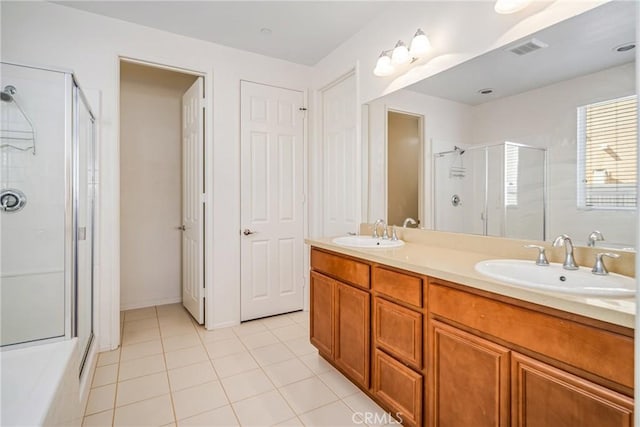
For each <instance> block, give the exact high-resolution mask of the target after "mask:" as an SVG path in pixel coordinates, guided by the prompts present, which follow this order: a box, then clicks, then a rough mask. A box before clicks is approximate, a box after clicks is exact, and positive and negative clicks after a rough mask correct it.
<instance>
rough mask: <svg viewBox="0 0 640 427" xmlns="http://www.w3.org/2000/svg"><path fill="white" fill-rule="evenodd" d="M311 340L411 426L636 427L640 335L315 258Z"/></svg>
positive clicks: (352, 262) (460, 288) (345, 261)
mask: <svg viewBox="0 0 640 427" xmlns="http://www.w3.org/2000/svg"><path fill="white" fill-rule="evenodd" d="M311 268H312V271H311V294H310V295H311V325H310V328H311V331H310V335H311V343H312V344H313V345H314V346H316V347H317V348H318V350H319V351H320V354H321V355H322V356H323V357H325V358H326V359H327V360H329V361H330V362H331V363H332V364H333V365H334V366H336V367H337V368H338V369H340V371H342V372H343V373H344V374H345V375H346V376H347V377H348V378H349V379H350V380H351V381H353V382H354V383H355V384H357V385H358V386H359V387H360V388H361V389H362V390H363V391H365V392H366V393H367V394H368V395H369V396H371V397H372V398H373V399H374V400H375V401H377V402H378V403H379V404H380V405H381V406H382V407H384V408H385V409H386V410H387V411H389V412H390V413H391V414H394V416H396V418H397V419H398V420H402V423H403V425H405V426H415V427H417V426H429V427H466V426H473V427H485V426H486V427H507V426H513V427H525V426H526V427H548V426H553V427H614V426H615V427H631V426H632V425H633V411H634V401H633V389H634V384H633V377H634V375H633V374H634V340H633V335H634V334H633V330H631V329H628V328H624V327H622V326H616V325H611V324H608V323H605V322H601V321H598V320H595V319H590V318H586V317H582V316H579V315H574V314H570V313H566V312H562V311H559V310H555V309H552V308H548V307H541V306H538V305H535V304H531V303H527V302H524V301H520V300H515V299H513V298H509V297H505V296H501V295H496V294H492V293H489V292H485V291H482V290H478V289H475V288H471V287H468V286H464V285H460V284H456V283H451V282H447V281H444V280H440V279H434V278H426V277H424V276H421V275H419V274H416V273H411V272H405V271H402V270H398V269H396V268H393V267H387V266H384V265H379V264H377V263H374V262H369V261H362V260H359V259H356V258H353V257H348V256H344V255H341V254H338V253H334V252H330V251H325V250H320V249H317V248H312V250H311Z"/></svg>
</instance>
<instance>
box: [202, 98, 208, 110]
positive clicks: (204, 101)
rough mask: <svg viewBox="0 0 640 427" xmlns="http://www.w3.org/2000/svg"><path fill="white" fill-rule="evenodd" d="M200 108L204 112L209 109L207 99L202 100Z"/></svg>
mask: <svg viewBox="0 0 640 427" xmlns="http://www.w3.org/2000/svg"><path fill="white" fill-rule="evenodd" d="M200 107H201V108H202V109H203V110H204V109H205V108H207V98H200Z"/></svg>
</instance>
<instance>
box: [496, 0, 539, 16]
mask: <svg viewBox="0 0 640 427" xmlns="http://www.w3.org/2000/svg"><path fill="white" fill-rule="evenodd" d="M532 1H533V0H497V1H496V4H495V6H494V7H493V9H494V10H495V11H496V12H497V13H499V14H501V15H508V14H510V13H516V12H519V11H521V10H522V9H524V8H525V7H527V6H529V4H530V3H531V2H532Z"/></svg>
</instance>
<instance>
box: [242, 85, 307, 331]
mask: <svg viewBox="0 0 640 427" xmlns="http://www.w3.org/2000/svg"><path fill="white" fill-rule="evenodd" d="M303 101H304V97H303V93H302V92H299V91H294V90H289V89H282V88H276V87H272V86H265V85H261V84H257V83H250V82H242V85H241V109H242V113H241V181H242V182H241V198H242V205H241V227H242V230H241V231H242V234H241V239H242V243H241V319H242V320H243V321H244V320H250V319H256V318H259V317H264V316H270V315H274V314H279V313H286V312H289V311H295V310H301V309H302V306H303V286H304V277H303V203H304V186H303V173H304V172H303V162H304V152H303V135H304V133H303V132H304V123H303V122H304V114H305V113H304V111H301V110H300V108H301V107H302V106H303Z"/></svg>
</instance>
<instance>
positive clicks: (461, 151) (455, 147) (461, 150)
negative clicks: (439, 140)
mask: <svg viewBox="0 0 640 427" xmlns="http://www.w3.org/2000/svg"><path fill="white" fill-rule="evenodd" d="M453 151H457V152H458V155H459V156H462V155H463V154H464V152H465V150H463V149H462V148H460V147H458V146H457V145H454V146H453Z"/></svg>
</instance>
